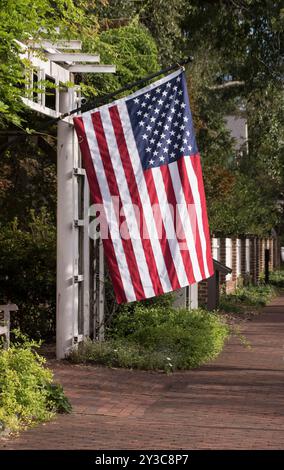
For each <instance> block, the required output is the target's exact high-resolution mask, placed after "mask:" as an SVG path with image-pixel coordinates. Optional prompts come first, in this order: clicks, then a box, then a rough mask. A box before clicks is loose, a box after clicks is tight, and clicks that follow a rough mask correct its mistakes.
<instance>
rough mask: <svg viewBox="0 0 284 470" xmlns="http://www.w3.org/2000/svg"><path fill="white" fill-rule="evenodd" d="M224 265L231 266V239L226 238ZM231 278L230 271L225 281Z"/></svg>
mask: <svg viewBox="0 0 284 470" xmlns="http://www.w3.org/2000/svg"><path fill="white" fill-rule="evenodd" d="M226 266H228V268H232V239H231V238H226ZM230 279H232V273H230V274H227V275H226V281H229V280H230Z"/></svg>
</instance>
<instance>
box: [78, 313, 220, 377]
mask: <svg viewBox="0 0 284 470" xmlns="http://www.w3.org/2000/svg"><path fill="white" fill-rule="evenodd" d="M228 335H229V328H228V327H227V326H226V325H225V324H224V323H223V322H222V321H221V320H220V318H219V317H218V316H217V315H216V314H214V313H209V312H207V311H203V310H200V309H198V310H186V309H181V310H176V309H173V308H163V307H161V306H153V307H144V306H142V305H141V304H138V305H136V307H135V309H134V312H133V314H131V315H129V313H128V312H125V311H124V312H121V313H120V314H119V315H118V316H117V318H116V319H115V320H114V322H113V326H112V328H111V330H110V331H109V332H108V339H107V341H105V342H104V343H101V344H98V343H92V342H90V341H88V342H86V343H85V344H83V345H82V346H81V347H80V348H79V349H78V351H74V352H73V353H72V354H71V356H70V359H71V360H72V361H74V362H90V361H91V362H96V363H100V364H105V365H109V366H116V367H130V368H139V369H162V370H165V371H169V370H175V369H189V368H192V367H197V366H198V365H200V364H202V363H204V362H207V361H209V360H211V359H213V358H214V357H216V356H217V355H218V354H219V353H220V352H221V350H222V348H223V346H224V342H225V340H226V338H227V337H228Z"/></svg>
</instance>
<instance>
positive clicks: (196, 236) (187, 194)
mask: <svg viewBox="0 0 284 470" xmlns="http://www.w3.org/2000/svg"><path fill="white" fill-rule="evenodd" d="M188 158H189V157H188V156H187V157H184V158H180V159H179V160H178V161H177V164H176V171H177V173H178V175H177V178H178V180H179V183H178V186H180V187H181V188H182V193H183V194H184V201H185V204H190V208H189V212H190V213H189V223H190V224H191V227H192V228H191V229H189V230H187V229H185V230H186V233H188V236H190V237H193V244H194V245H195V251H194V252H195V253H196V255H197V258H195V255H194V258H195V263H197V264H198V267H199V269H198V270H197V272H196V271H195V278H196V282H199V281H200V280H201V279H204V278H205V272H204V262H203V256H202V246H201V240H200V229H199V225H198V218H197V213H198V208H197V207H196V202H195V200H194V197H193V194H192V187H191V183H190V181H189V179H188V176H187V172H186V160H187V159H188ZM177 190H178V188H177ZM199 209H200V208H199ZM189 248H190V250H191V249H192V246H191V245H190V246H189Z"/></svg>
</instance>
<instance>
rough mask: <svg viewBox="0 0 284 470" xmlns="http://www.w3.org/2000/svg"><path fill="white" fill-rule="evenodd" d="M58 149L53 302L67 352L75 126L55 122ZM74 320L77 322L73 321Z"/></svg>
mask: <svg viewBox="0 0 284 470" xmlns="http://www.w3.org/2000/svg"><path fill="white" fill-rule="evenodd" d="M69 110H70V92H68V91H61V93H60V111H61V112H66V111H69ZM57 137H58V143H57V145H58V151H57V293H56V295H57V298H56V300H57V305H56V355H57V358H58V359H62V358H64V357H65V356H66V353H67V352H68V351H69V350H70V348H71V347H72V346H73V338H74V333H75V334H76V332H74V329H76V330H77V328H78V325H77V324H74V320H75V319H76V318H77V317H78V315H77V314H78V284H76V283H75V282H74V276H75V275H77V274H78V253H77V252H78V234H77V229H75V228H74V224H73V221H74V201H75V199H76V197H75V195H74V190H75V187H74V185H76V182H75V181H74V177H73V167H74V128H73V126H72V125H70V124H68V123H66V122H64V121H59V122H58V135H57ZM75 323H76V322H75Z"/></svg>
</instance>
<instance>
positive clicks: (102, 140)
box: [92, 112, 145, 300]
mask: <svg viewBox="0 0 284 470" xmlns="http://www.w3.org/2000/svg"><path fill="white" fill-rule="evenodd" d="M92 122H93V126H94V127H93V130H94V131H95V134H96V138H97V142H98V148H99V152H100V155H101V161H102V166H103V171H104V173H105V180H106V184H107V185H108V187H109V192H110V194H111V196H116V197H118V198H119V202H121V199H120V193H119V189H118V182H117V180H116V177H115V172H114V169H113V165H112V160H111V157H110V153H109V147H108V142H107V140H106V136H105V131H104V127H103V124H102V117H101V113H100V112H96V113H93V114H92ZM111 148H112V151H113V147H111ZM124 189H125V188H124ZM122 207H123V206H122ZM119 209H120V210H119V212H120V214H119V215H118V221H119V228H120V233H119V234H118V236H119V237H121V238H120V240H121V242H122V247H123V250H124V254H125V258H126V262H127V266H128V272H129V274H130V277H131V280H132V286H133V289H134V292H135V296H136V299H137V300H141V299H143V298H145V292H144V288H143V282H142V279H141V276H140V270H139V268H138V264H137V260H136V257H135V249H134V246H133V244H134V240H133V238H131V237H129V238H128V239H127V238H125V236H123V237H122V236H121V231H122V230H123V228H126V227H125V225H127V228H128V230H129V233H130V234H131V232H132V227H131V226H130V224H129V223H127V219H126V217H125V219H126V220H124V216H123V212H122V211H121V207H120V204H119ZM124 209H125V210H126V211H127V209H126V208H125V207H124ZM122 224H124V225H122Z"/></svg>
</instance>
